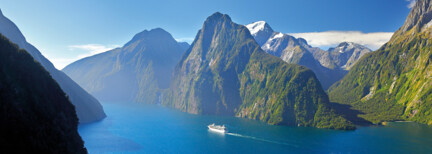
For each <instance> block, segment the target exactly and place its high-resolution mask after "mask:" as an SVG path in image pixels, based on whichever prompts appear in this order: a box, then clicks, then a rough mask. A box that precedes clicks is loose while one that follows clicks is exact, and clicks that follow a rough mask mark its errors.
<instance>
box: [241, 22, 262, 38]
mask: <svg viewBox="0 0 432 154" xmlns="http://www.w3.org/2000/svg"><path fill="white" fill-rule="evenodd" d="M265 24H266V22H265V21H257V22H254V23H251V24H249V25H246V28H247V29H249V31H250V32H251V34H252V35H256V34H257V33H258V32H259V31H264V29H265Z"/></svg>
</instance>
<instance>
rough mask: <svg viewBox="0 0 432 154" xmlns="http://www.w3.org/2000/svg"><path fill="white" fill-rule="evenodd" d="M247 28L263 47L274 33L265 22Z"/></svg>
mask: <svg viewBox="0 0 432 154" xmlns="http://www.w3.org/2000/svg"><path fill="white" fill-rule="evenodd" d="M246 28H247V29H249V31H250V33H251V34H252V36H253V37H254V38H255V40H256V41H257V43H258V44H259V45H260V46H261V45H263V44H264V43H265V42H266V41H267V39H269V38H270V36H271V35H272V34H273V32H274V31H273V29H272V28H271V27H270V25H269V24H267V22H265V21H257V22H253V23H251V24H248V25H246Z"/></svg>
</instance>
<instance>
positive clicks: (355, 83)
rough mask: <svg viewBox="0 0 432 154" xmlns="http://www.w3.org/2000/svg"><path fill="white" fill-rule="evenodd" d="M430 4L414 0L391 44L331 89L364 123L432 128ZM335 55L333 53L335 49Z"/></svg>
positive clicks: (382, 48)
mask: <svg viewBox="0 0 432 154" xmlns="http://www.w3.org/2000/svg"><path fill="white" fill-rule="evenodd" d="M431 34H432V1H431V0H417V2H416V4H415V6H414V7H413V8H412V10H411V12H410V14H409V15H408V17H407V19H406V21H405V23H404V25H403V26H402V27H401V28H400V29H399V30H397V31H396V32H395V33H394V35H393V36H392V38H391V39H390V41H389V42H388V43H386V44H385V45H383V46H382V47H381V48H380V49H378V50H377V51H375V52H372V53H369V54H366V55H365V56H364V57H363V58H361V59H360V61H358V62H357V64H355V65H354V66H352V68H351V69H350V72H349V73H348V74H347V75H346V76H345V77H344V78H343V79H342V80H341V81H340V82H337V83H336V84H334V85H333V86H332V87H331V88H330V89H329V91H330V93H329V94H330V96H331V98H332V100H333V101H334V102H338V103H343V104H349V105H352V106H353V108H354V109H357V110H360V111H361V112H363V113H364V115H362V117H363V118H365V119H366V120H369V121H372V122H375V123H379V122H382V121H394V120H409V121H416V122H421V123H425V124H429V125H432V75H431V74H432V64H431V63H432V52H431V51H432V48H431V47H432V35H431ZM336 51H337V49H336Z"/></svg>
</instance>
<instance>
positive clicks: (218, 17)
mask: <svg viewBox="0 0 432 154" xmlns="http://www.w3.org/2000/svg"><path fill="white" fill-rule="evenodd" d="M221 20H225V21H229V22H231V17H230V16H228V15H227V14H222V13H220V12H215V13H213V14H212V15H210V16H209V17H207V20H206V22H205V23H207V22H214V21H221Z"/></svg>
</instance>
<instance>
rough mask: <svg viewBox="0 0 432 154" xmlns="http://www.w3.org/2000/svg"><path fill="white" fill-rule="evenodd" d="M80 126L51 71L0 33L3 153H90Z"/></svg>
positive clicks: (1, 145) (0, 102) (1, 134)
mask: <svg viewBox="0 0 432 154" xmlns="http://www.w3.org/2000/svg"><path fill="white" fill-rule="evenodd" d="M77 128H78V118H77V115H76V113H75V108H74V106H73V105H72V104H71V103H70V101H69V99H68V98H67V96H66V95H65V93H64V92H63V91H62V89H61V88H60V86H59V85H58V84H57V83H56V82H55V81H54V79H53V78H52V77H51V76H50V74H49V72H47V71H46V70H45V69H44V68H43V67H42V66H41V65H40V63H38V62H36V61H35V60H34V59H33V57H32V56H31V55H30V54H28V53H27V51H25V50H20V49H19V48H18V46H17V45H15V44H12V43H11V42H10V41H9V40H8V39H7V38H6V37H4V36H3V35H1V34H0V147H1V148H0V153H86V149H85V148H84V143H83V141H82V140H81V137H80V136H79V134H78V130H77Z"/></svg>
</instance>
